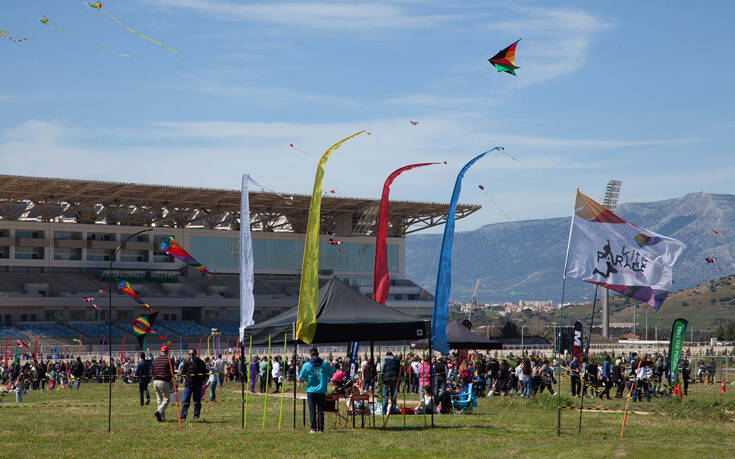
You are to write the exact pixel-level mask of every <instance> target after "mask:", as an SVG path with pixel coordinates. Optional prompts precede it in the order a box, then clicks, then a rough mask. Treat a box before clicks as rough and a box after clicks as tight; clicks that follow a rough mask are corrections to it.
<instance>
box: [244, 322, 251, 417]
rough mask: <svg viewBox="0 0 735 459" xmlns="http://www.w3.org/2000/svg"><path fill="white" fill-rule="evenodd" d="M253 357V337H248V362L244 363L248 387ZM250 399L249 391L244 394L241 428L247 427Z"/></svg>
mask: <svg viewBox="0 0 735 459" xmlns="http://www.w3.org/2000/svg"><path fill="white" fill-rule="evenodd" d="M242 347H243V351H244V350H245V343H242ZM252 357H253V335H250V345H249V346H248V360H247V362H245V365H246V367H245V373H246V374H247V375H248V386H249V385H251V381H250V378H252V377H253V375H251V374H250V359H251V358H252ZM249 398H250V391H247V392H245V411H243V415H242V428H243V429H244V428H246V427H247V426H248V399H249Z"/></svg>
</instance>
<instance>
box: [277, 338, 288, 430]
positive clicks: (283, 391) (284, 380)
mask: <svg viewBox="0 0 735 459" xmlns="http://www.w3.org/2000/svg"><path fill="white" fill-rule="evenodd" d="M286 343H288V333H284V334H283V362H281V363H280V369H281V376H279V377H280V378H283V382H284V383H285V382H286V378H285V377H284V376H283V374H284V373H285V371H284V369H285V364H286V350H287V349H286ZM276 384H278V382H276ZM285 386H286V385H285V384H281V413H280V414H279V415H278V430H281V421H282V420H283V394H284V393H285V392H286V391H285V390H284V387H285Z"/></svg>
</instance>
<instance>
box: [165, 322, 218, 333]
mask: <svg viewBox="0 0 735 459" xmlns="http://www.w3.org/2000/svg"><path fill="white" fill-rule="evenodd" d="M161 325H163V326H164V327H166V328H168V329H169V330H171V331H172V332H174V333H176V334H177V335H181V336H202V335H209V333H210V332H211V330H210V329H209V328H207V327H205V326H203V325H199V324H195V323H194V322H165V323H163V324H161Z"/></svg>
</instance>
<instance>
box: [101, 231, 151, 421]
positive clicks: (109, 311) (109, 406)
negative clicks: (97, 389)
mask: <svg viewBox="0 0 735 459" xmlns="http://www.w3.org/2000/svg"><path fill="white" fill-rule="evenodd" d="M148 231H153V228H148V229H144V230H140V231H138V232H136V233H133V234H131V235H130V236H128V237H126V238H125V240H124V241H122V242H121V243H120V244H118V245H117V247H115V251H114V252H112V257H110V268H109V270H108V271H107V274H108V281H109V282H108V287H107V299H108V302H107V343H108V344H107V346H108V348H107V351H108V356H109V359H110V367H109V368H108V371H107V372H108V373H109V374H108V378H109V383H110V384H109V387H110V388H109V395H108V403H107V433H108V434H109V433H110V432H111V431H112V278H113V276H112V264H113V263H115V258H116V257H117V253H118V252H119V251H120V249H121V248H122V246H124V245H125V243H126V242H128V241H129V240H131V239H132V238H134V237H135V236H137V235H139V234H141V233H145V232H148Z"/></svg>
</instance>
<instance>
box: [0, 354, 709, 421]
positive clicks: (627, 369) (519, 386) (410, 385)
mask: <svg viewBox="0 0 735 459" xmlns="http://www.w3.org/2000/svg"><path fill="white" fill-rule="evenodd" d="M315 352H316V354H314V353H315ZM168 353H169V351H168V348H167V347H166V346H163V347H162V348H161V349H160V352H159V355H158V356H157V357H156V358H155V359H154V358H153V356H152V355H151V353H150V352H149V353H148V355H146V353H140V355H139V356H138V357H137V359H133V358H126V359H124V360H122V361H120V360H118V359H113V362H112V364H108V362H107V361H105V360H103V359H100V360H97V359H88V360H84V361H82V359H81V358H79V357H77V358H71V359H66V360H56V359H55V361H52V360H50V359H49V360H37V359H34V358H33V356H32V355H28V356H27V359H26V360H21V359H14V360H13V361H11V362H6V363H3V362H0V381H2V383H3V388H4V389H3V391H4V392H5V393H8V392H15V393H16V400H17V401H19V402H20V401H22V396H23V394H24V393H26V392H27V391H29V390H41V391H43V390H66V389H70V390H79V389H80V386H81V384H82V383H95V382H96V383H107V382H109V381H110V378H112V379H113V381H114V380H115V379H117V378H120V379H121V380H122V382H123V383H127V384H137V385H138V387H139V395H140V400H139V401H140V404H141V405H146V404H150V402H151V393H150V389H149V386H150V384H151V383H153V392H154V393H155V395H156V402H157V403H156V407H157V408H156V411H155V415H156V419H157V420H159V421H165V420H166V408H167V406H168V404H169V403H170V397H171V395H170V394H171V392H172V385H173V383H174V382H176V383H177V384H179V385H183V387H184V395H183V401H182V403H183V408H182V411H181V417H182V418H186V417H187V415H188V412H189V407H190V405H191V403H193V404H194V411H193V417H194V419H197V418H199V417H200V411H201V403H202V401H204V399H205V397H206V396H207V394H208V395H209V401H210V402H212V403H216V402H217V393H218V392H217V389H221V388H222V387H223V385H224V384H225V382H226V381H237V382H238V383H242V384H244V385H245V386H246V387H247V390H249V391H250V392H251V393H255V392H256V389H258V390H259V391H260V392H261V393H265V392H267V393H272V394H277V393H280V392H281V391H283V390H286V389H284V385H285V384H287V383H290V382H293V381H294V380H295V379H298V380H299V381H300V382H303V383H305V384H306V392H307V398H308V399H309V407H310V411H314V412H315V415H314V419H313V422H312V429H313V430H314V431H315V432H319V431H321V430H323V421H320V417H319V412H321V411H322V410H320V409H319V407H320V406H321V405H323V399H322V397H321V396H320V395H318V394H324V393H326V392H327V391H331V392H333V393H336V394H341V395H343V396H344V398H345V400H346V401H347V403H351V402H350V400H351V399H355V398H357V397H355V396H356V395H361V394H371V395H372V394H375V396H376V397H377V398H378V399H379V401H377V400H376V402H375V403H372V402H369V401H368V402H365V398H363V399H361V400H360V401H359V402H358V403H359V406H356V405H354V404H353V405H351V409H356V410H360V411H362V412H367V413H375V414H384V413H385V414H386V415H387V414H389V413H397V412H398V403H397V395H398V394H399V393H402V392H405V393H413V394H418V399H419V400H418V402H416V404H415V406H412V407H408V406H405V407H403V409H404V410H405V411H406V412H408V413H416V414H422V413H427V414H428V413H436V414H440V413H449V412H451V411H452V405H453V400H455V399H456V397H458V396H462V395H463V394H465V395H466V394H468V393H471V395H472V396H473V397H484V396H520V397H522V398H530V397H533V396H534V395H536V394H538V393H543V392H547V393H549V394H551V395H556V391H557V390H558V387H559V386H558V378H559V372H557V371H556V367H557V364H558V365H559V366H560V369H561V370H560V371H561V374H562V375H563V376H564V377H565V378H568V381H569V386H568V388H569V391H570V393H571V395H572V396H573V397H583V396H592V397H600V398H608V399H610V398H611V397H614V398H621V397H624V396H627V395H626V394H627V392H626V390H628V391H629V390H630V389H631V388H632V389H633V391H632V392H631V393H630V396H631V399H632V400H633V401H641V400H643V399H644V398H645V399H646V400H648V401H650V400H651V397H658V396H668V395H669V394H670V393H671V387H670V386H668V385H667V384H666V381H667V378H666V374H665V373H666V364H665V362H666V361H667V359H666V356H665V355H661V354H658V353H656V354H653V355H643V356H638V355H636V354H635V353H631V354H627V355H618V356H616V355H615V354H614V353H610V354H602V355H595V356H590V358H589V359H587V358H585V357H582V356H575V357H572V356H565V357H563V358H561V360H560V361H557V360H550V359H548V358H545V357H542V356H535V355H531V356H520V357H513V356H512V355H509V356H507V357H506V358H498V357H497V355H493V356H491V355H490V353H489V352H488V353H482V352H478V353H467V352H464V353H462V352H460V353H454V354H452V355H451V356H441V355H439V356H433V357H430V356H429V354H424V355H423V356H422V355H416V354H413V353H408V354H407V355H405V357H404V356H403V355H397V356H396V355H393V353H392V352H386V353H385V355H384V356H383V358H380V357H379V358H378V359H377V362H376V361H375V360H374V359H372V358H370V357H368V355H367V354H365V355H363V357H362V358H361V359H360V360H359V361H358V362H355V363H354V365H351V363H350V361H349V358H343V357H336V358H335V357H333V356H332V355H331V353H330V355H329V357H327V358H325V359H322V358H320V357H319V355H318V351H317V350H316V349H313V350H312V351H311V353H310V355H309V356H308V357H299V356H290V358H289V356H281V355H274V356H258V355H254V356H251V358H250V359H249V362H247V363H246V364H241V362H240V359H239V358H238V355H237V354H236V353H232V354H230V353H229V352H228V357H230V356H231V358H223V357H222V354H217V355H215V356H212V357H211V358H210V357H205V358H204V360H202V359H201V358H200V357H199V356H198V355H197V352H196V350H195V349H189V350H188V351H187V353H188V357H179V358H176V357H171V358H169V355H168ZM680 369H681V374H682V377H681V381H682V392H683V394H685V395H686V394H687V392H688V386H689V384H690V382H693V381H696V380H698V381H699V382H712V381H713V380H714V377H715V372H716V366H714V364H713V363H711V362H710V363H706V362H705V361H703V360H702V361H700V362H698V364H697V371H696V374H695V375H692V374H691V371H692V370H691V367H690V363H689V360H688V359H687V358H686V353H685V356H684V358H683V359H682V360H681V364H680ZM692 376H694V377H693V378H692ZM303 389H304V388H303V387H302V388H301V390H303ZM309 394H312V395H309ZM313 394H317V395H313ZM368 400H369V399H368ZM373 400H374V398H373Z"/></svg>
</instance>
